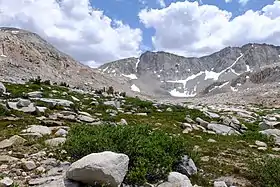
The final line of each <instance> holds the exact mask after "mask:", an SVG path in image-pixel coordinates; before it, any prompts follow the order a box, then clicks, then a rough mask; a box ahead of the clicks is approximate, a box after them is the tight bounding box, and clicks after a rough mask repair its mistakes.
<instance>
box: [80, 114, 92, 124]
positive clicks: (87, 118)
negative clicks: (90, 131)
mask: <svg viewBox="0 0 280 187" xmlns="http://www.w3.org/2000/svg"><path fill="white" fill-rule="evenodd" d="M78 119H79V120H80V121H83V122H86V123H92V122H94V121H95V119H93V118H92V117H89V116H85V115H79V116H78Z"/></svg>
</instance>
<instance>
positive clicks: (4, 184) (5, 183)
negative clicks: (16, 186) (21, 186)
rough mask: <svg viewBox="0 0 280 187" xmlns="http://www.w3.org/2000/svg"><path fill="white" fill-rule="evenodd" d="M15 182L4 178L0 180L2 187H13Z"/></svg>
mask: <svg viewBox="0 0 280 187" xmlns="http://www.w3.org/2000/svg"><path fill="white" fill-rule="evenodd" d="M13 183H14V181H13V180H12V179H10V178H9V177H4V178H3V179H1V180H0V187H8V186H12V185H13Z"/></svg>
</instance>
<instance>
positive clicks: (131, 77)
mask: <svg viewBox="0 0 280 187" xmlns="http://www.w3.org/2000/svg"><path fill="white" fill-rule="evenodd" d="M122 76H124V77H127V78H130V79H137V76H136V75H135V74H130V75H124V74H122Z"/></svg>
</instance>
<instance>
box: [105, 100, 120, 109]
mask: <svg viewBox="0 0 280 187" xmlns="http://www.w3.org/2000/svg"><path fill="white" fill-rule="evenodd" d="M103 104H104V105H107V106H112V107H115V108H120V107H121V102H120V101H105V102H104V103H103Z"/></svg>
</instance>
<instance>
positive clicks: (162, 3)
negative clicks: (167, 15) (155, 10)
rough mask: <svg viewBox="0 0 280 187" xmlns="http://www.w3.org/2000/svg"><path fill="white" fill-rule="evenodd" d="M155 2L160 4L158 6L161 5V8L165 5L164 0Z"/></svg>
mask: <svg viewBox="0 0 280 187" xmlns="http://www.w3.org/2000/svg"><path fill="white" fill-rule="evenodd" d="M157 2H158V4H159V5H160V7H162V8H164V7H166V4H165V1H164V0H157Z"/></svg>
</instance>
